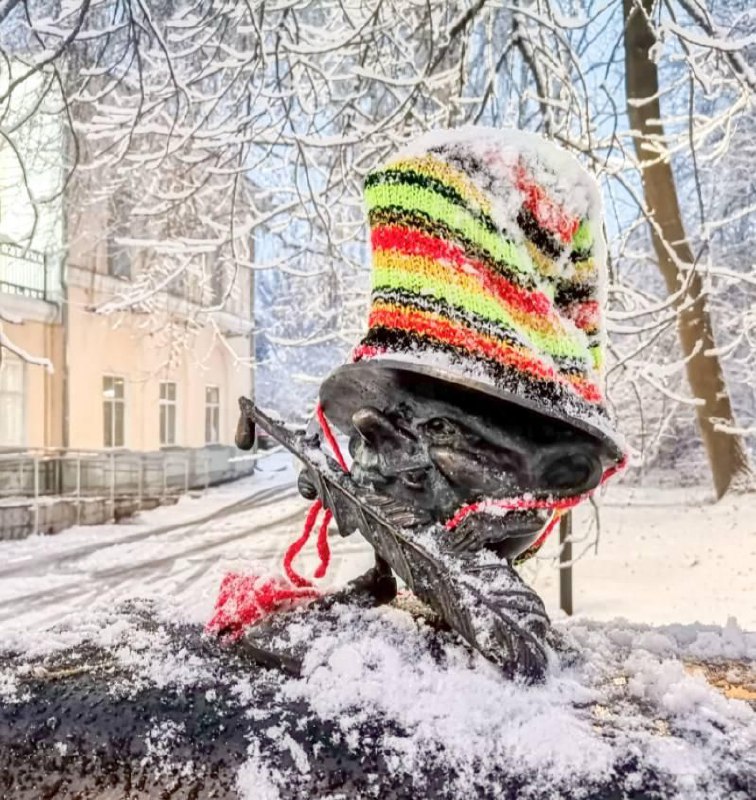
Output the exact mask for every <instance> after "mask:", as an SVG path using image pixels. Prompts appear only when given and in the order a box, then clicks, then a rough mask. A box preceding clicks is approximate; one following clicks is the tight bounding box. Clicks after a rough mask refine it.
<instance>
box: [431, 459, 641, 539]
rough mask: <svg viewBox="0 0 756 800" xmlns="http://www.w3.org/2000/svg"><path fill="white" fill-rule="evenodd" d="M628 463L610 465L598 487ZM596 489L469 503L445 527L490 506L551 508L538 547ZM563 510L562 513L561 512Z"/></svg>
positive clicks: (520, 508)
mask: <svg viewBox="0 0 756 800" xmlns="http://www.w3.org/2000/svg"><path fill="white" fill-rule="evenodd" d="M626 465H627V456H624V457H623V458H622V459H621V460H620V461H619V462H618V463H617V464H614V465H613V466H611V467H609V468H608V469H607V470H605V471H604V474H603V475H602V476H601V480H600V481H599V485H598V486H597V487H596V489H598V488H599V486H601V485H602V484H603V483H605V482H606V481H607V480H609V478H611V477H612V475H616V474H617V473H618V472H619V471H620V470H622V469H624V468H625V466H626ZM596 489H592V490H591V491H590V492H585V493H584V494H579V495H575V496H574V497H563V498H560V499H558V500H537V499H535V498H532V499H531V498H526V497H511V498H504V499H501V500H481V501H480V502H477V503H470V504H469V505H466V506H462V508H460V509H459V510H458V511H457V513H456V514H454V516H453V517H452V518H451V519H449V520H447V521H446V523H445V527H446V529H447V530H449V531H453V530H454V529H455V528H457V527H458V526H459V525H460V524H461V523H462V522H463V521H464V520H465V519H467V517H469V516H470V514H474V513H476V512H477V511H485V510H486V509H489V508H502V509H507V510H511V511H528V510H531V509H549V510H551V511H553V512H554V515H553V516H552V518H551V519H550V520H549V523H548V525H547V526H546V528H545V529H544V531H543V533H542V534H541V535H540V536H539V537H538V539H537V540H536V542H535V543H534V544H533V545H532V548H533V549H534V550H535V549H538V548H539V547H540V546H541V545H542V544H543V543H544V542H545V541H546V539H547V537H548V536H549V534H550V533H551V532H552V531H553V530H554V528H555V527H556V524H557V522H558V521H559V518H560V517H561V516H562V514H563V513H564V512H565V511H568V510H569V509H571V508H574V507H575V506H576V505H578V504H580V503H582V502H583V500H587V499H588V498H589V497H590V496H591V495H592V494H593V493H594V492H595V491H596ZM559 512H562V513H559Z"/></svg>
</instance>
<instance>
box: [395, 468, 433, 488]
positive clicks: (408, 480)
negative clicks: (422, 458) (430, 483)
mask: <svg viewBox="0 0 756 800" xmlns="http://www.w3.org/2000/svg"><path fill="white" fill-rule="evenodd" d="M427 474H428V470H427V469H408V470H407V471H406V472H402V474H401V479H402V483H404V485H405V486H409V488H410V489H422V488H423V487H424V486H425V478H426V476H427Z"/></svg>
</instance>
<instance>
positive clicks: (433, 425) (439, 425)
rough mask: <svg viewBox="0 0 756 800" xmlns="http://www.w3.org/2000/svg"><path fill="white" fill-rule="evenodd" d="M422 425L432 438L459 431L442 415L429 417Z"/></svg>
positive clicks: (450, 434) (451, 434)
mask: <svg viewBox="0 0 756 800" xmlns="http://www.w3.org/2000/svg"><path fill="white" fill-rule="evenodd" d="M423 427H424V428H425V430H426V431H427V432H428V433H429V434H430V435H431V437H432V438H434V439H438V438H443V437H446V436H453V435H454V434H455V433H457V432H458V431H459V428H458V427H457V426H456V425H455V424H454V423H453V422H451V421H450V420H448V419H445V418H444V417H434V418H433V419H429V420H428V421H427V422H426V423H425V425H424V426H423Z"/></svg>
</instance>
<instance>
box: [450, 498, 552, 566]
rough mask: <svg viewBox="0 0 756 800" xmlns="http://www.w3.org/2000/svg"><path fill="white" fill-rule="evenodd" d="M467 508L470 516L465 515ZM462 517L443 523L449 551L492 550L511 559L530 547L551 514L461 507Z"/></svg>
mask: <svg viewBox="0 0 756 800" xmlns="http://www.w3.org/2000/svg"><path fill="white" fill-rule="evenodd" d="M468 509H469V513H465V512H466V511H467V510H468ZM460 513H461V514H462V515H463V516H462V517H461V519H459V521H458V522H456V521H455V520H456V516H455V517H453V518H452V519H451V520H448V521H447V522H446V528H447V530H448V531H449V538H448V542H449V545H450V547H451V550H452V552H456V553H463V552H471V551H475V550H479V549H480V548H481V547H491V548H493V549H494V550H495V551H496V552H497V553H498V554H499V555H500V556H504V557H505V558H514V557H516V556H518V555H519V554H520V553H522V552H524V551H525V550H526V549H527V548H528V547H529V546H530V545H531V544H533V543H534V542H535V541H536V540H537V539H538V536H539V535H540V533H541V531H542V530H543V529H544V528H545V526H546V525H547V523H548V521H549V518H550V517H551V512H550V511H548V510H541V509H538V510H536V509H527V510H511V509H504V508H501V507H496V506H493V507H491V506H488V507H484V508H481V509H479V510H475V509H474V507H467V508H463V509H461V510H460V512H458V514H460Z"/></svg>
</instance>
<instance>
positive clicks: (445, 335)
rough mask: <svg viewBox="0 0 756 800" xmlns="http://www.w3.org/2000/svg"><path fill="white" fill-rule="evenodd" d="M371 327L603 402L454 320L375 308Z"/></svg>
mask: <svg viewBox="0 0 756 800" xmlns="http://www.w3.org/2000/svg"><path fill="white" fill-rule="evenodd" d="M368 324H369V326H370V327H371V328H375V327H384V328H394V329H397V330H404V331H410V332H412V333H416V334H419V335H420V336H425V337H428V338H432V339H436V340H438V341H439V342H442V343H443V344H448V345H451V346H453V347H459V348H461V349H463V350H468V351H469V352H471V353H475V354H477V355H479V356H483V357H484V358H490V359H492V360H493V361H498V362H499V363H500V364H505V365H506V366H509V367H513V368H514V369H517V370H519V371H521V372H525V373H529V374H530V375H532V376H534V377H536V378H538V379H540V380H547V381H552V382H553V383H562V384H565V383H566V384H569V385H570V386H572V388H573V389H574V390H575V391H576V392H577V393H578V394H580V396H581V397H583V398H584V399H585V400H587V401H588V402H590V403H598V402H600V401H601V400H602V397H601V393H600V392H599V390H598V388H597V387H596V386H594V385H593V384H591V383H588V382H587V381H585V380H583V379H580V378H577V377H566V376H563V375H560V374H559V373H558V372H557V371H556V370H554V369H553V368H552V367H549V366H547V365H546V364H544V363H543V362H542V361H538V360H537V359H535V358H532V357H531V356H528V355H525V354H524V353H522V352H520V351H518V350H516V349H515V348H513V347H511V346H510V345H508V344H507V343H506V342H501V341H497V340H495V339H491V338H490V337H488V336H483V335H482V334H479V333H477V332H476V331H473V330H471V329H470V328H467V327H465V326H463V325H459V324H458V323H456V322H455V323H452V322H451V321H450V320H447V319H443V318H439V317H437V316H434V315H432V314H428V313H426V312H423V311H414V310H410V309H406V308H400V307H395V308H388V307H383V308H381V307H375V306H374V307H373V310H372V311H371V312H370V318H369V321H368Z"/></svg>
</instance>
